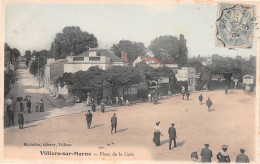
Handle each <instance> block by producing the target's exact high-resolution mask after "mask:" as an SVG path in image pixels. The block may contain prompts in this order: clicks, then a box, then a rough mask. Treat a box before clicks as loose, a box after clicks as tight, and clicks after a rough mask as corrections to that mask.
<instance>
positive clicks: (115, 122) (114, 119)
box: [111, 113, 117, 134]
mask: <svg viewBox="0 0 260 164" xmlns="http://www.w3.org/2000/svg"><path fill="white" fill-rule="evenodd" d="M116 126H117V117H116V114H115V113H114V115H113V116H112V117H111V127H112V128H111V134H112V132H113V129H114V128H115V133H116Z"/></svg>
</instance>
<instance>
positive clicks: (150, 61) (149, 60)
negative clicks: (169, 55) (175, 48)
mask: <svg viewBox="0 0 260 164" xmlns="http://www.w3.org/2000/svg"><path fill="white" fill-rule="evenodd" d="M140 62H145V63H146V64H147V65H149V66H150V67H153V68H159V67H162V66H166V67H168V68H178V64H177V62H176V61H174V60H173V59H172V60H157V59H155V58H154V57H149V56H139V57H138V58H137V59H136V60H135V61H134V62H133V66H134V67H135V66H136V64H137V63H140Z"/></svg>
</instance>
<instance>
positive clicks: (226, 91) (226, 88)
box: [225, 86, 228, 95]
mask: <svg viewBox="0 0 260 164" xmlns="http://www.w3.org/2000/svg"><path fill="white" fill-rule="evenodd" d="M225 93H226V95H227V93H228V87H227V86H226V87H225Z"/></svg>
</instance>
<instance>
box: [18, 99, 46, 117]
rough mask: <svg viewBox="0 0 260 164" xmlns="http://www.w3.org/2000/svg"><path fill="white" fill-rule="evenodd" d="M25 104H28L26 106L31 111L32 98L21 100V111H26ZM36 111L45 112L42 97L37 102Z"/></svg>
mask: <svg viewBox="0 0 260 164" xmlns="http://www.w3.org/2000/svg"><path fill="white" fill-rule="evenodd" d="M24 104H26V106H27V108H28V113H31V107H32V103H31V99H28V98H26V99H24V100H22V101H20V112H23V111H24ZM35 111H36V112H38V111H40V112H44V104H43V100H42V99H41V100H40V102H36V103H35Z"/></svg>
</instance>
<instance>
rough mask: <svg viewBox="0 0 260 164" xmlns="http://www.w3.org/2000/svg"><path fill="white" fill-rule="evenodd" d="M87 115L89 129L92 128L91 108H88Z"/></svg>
mask: <svg viewBox="0 0 260 164" xmlns="http://www.w3.org/2000/svg"><path fill="white" fill-rule="evenodd" d="M85 116H86V120H87V125H88V129H89V128H90V126H91V121H92V117H93V115H92V113H90V110H88V114H85Z"/></svg>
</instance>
